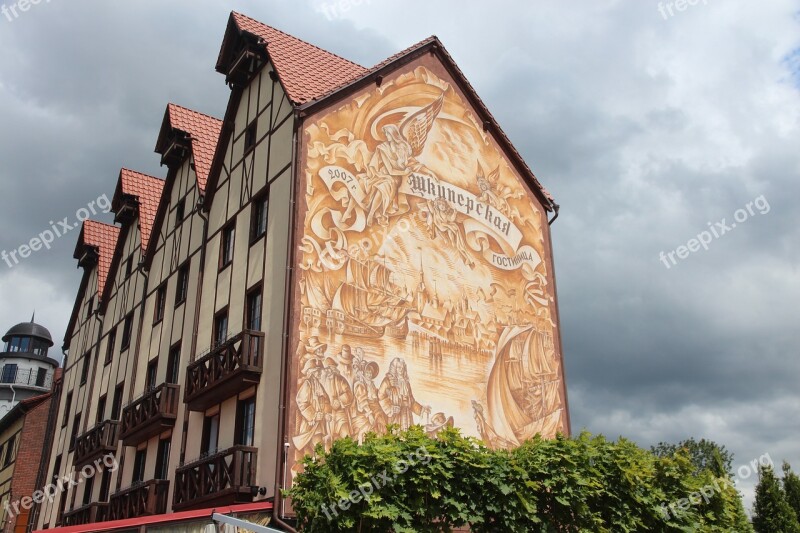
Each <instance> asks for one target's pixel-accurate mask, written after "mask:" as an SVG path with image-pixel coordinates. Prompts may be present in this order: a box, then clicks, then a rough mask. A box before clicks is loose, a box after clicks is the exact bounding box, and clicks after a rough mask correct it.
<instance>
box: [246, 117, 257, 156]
mask: <svg viewBox="0 0 800 533" xmlns="http://www.w3.org/2000/svg"><path fill="white" fill-rule="evenodd" d="M257 137H258V119H256V120H254V121H253V122H251V123H250V125H249V126H247V129H246V130H245V131H244V151H245V153H247V152H249V151H250V150H252V149H253V147H254V146H255V145H256V139H257Z"/></svg>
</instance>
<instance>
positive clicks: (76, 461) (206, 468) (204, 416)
mask: <svg viewBox="0 0 800 533" xmlns="http://www.w3.org/2000/svg"><path fill="white" fill-rule="evenodd" d="M216 70H217V71H218V72H220V73H221V74H222V75H224V76H225V80H226V82H227V83H228V85H229V87H230V89H231V94H230V99H229V102H228V107H227V111H226V113H225V116H224V117H223V118H222V119H217V118H214V117H210V116H207V115H204V114H202V113H199V112H196V111H192V110H189V109H186V108H184V107H181V106H179V105H175V104H169V105H168V106H167V108H166V110H165V113H164V118H163V121H162V125H161V129H160V131H159V132H158V135H157V139H156V152H157V153H158V154H159V155H160V157H161V162H162V164H163V165H164V166H165V167H166V169H167V171H166V177H165V179H163V180H162V179H160V178H156V177H152V176H146V175H144V174H141V173H138V172H134V171H131V170H127V169H123V170H122V171H121V172H120V175H119V176H118V180H117V185H116V190H115V194H114V199H113V202H112V204H113V205H112V209H113V211H114V213H115V215H116V217H115V221H116V222H115V225H113V226H111V225H106V224H100V223H97V222H91V221H87V222H85V223H84V226H83V228H82V231H81V235H80V237H79V239H78V245H77V248H76V251H75V258H76V259H77V260H78V262H79V265H80V266H81V267H83V269H84V275H83V279H82V282H81V286H80V289H79V292H78V295H77V298H76V302H75V307H74V311H73V314H72V318H71V320H70V324H69V329H68V331H67V333H66V337H65V341H64V348H65V349H66V350H68V352H69V359H68V361H69V363H68V364H67V365H65V369H64V372H65V373H64V380H63V393H62V395H61V399H60V401H59V405H58V414H57V420H58V423H57V424H56V429H55V431H56V434H55V437H54V442H53V447H52V451H51V453H50V458H49V461H48V464H47V472H48V473H49V475H50V476H54V477H56V478H59V477H60V476H64V475H70V472H73V474H72V475H73V476H76V475H77V474H75V473H74V471H75V470H76V469H82V468H84V467H85V466H87V465H92V464H94V465H97V464H98V462H97V461H98V458H104V457H110V458H112V459H113V466H112V467H106V466H102V467H99V466H98V469H97V472H96V475H94V476H92V477H88V478H85V479H82V480H81V484H80V485H79V486H75V487H67V488H66V490H64V491H63V492H60V493H59V494H58V496H57V497H56V498H55V499H54V501H52V502H50V501H47V500H46V501H44V502H43V504H42V505H41V508H40V509H39V515H38V522H37V524H38V527H40V528H43V529H48V528H52V527H54V526H68V528H67V529H65V531H75V532H77V531H111V530H114V529H116V530H122V529H125V530H130V529H131V528H133V527H142V528H146V529H147V530H153V531H155V530H158V528H163V527H165V526H164V524H165V523H174V522H175V521H178V520H200V519H202V520H205V521H206V522H207V521H208V520H209V517H210V515H211V511H212V510H213V509H215V508H216V509H219V508H222V507H225V508H226V509H228V510H229V511H230V512H231V513H239V514H240V515H247V514H248V513H249V514H252V515H256V516H261V515H264V514H271V515H272V519H273V521H272V524H273V526H279V527H282V528H285V529H290V525H288V523H287V521H291V517H292V513H291V504H290V502H286V501H285V500H283V499H282V498H281V494H280V489H281V488H284V487H288V486H290V484H291V483H292V478H293V476H294V475H295V474H296V473H297V472H298V469H299V461H300V459H301V458H302V457H303V455H304V454H306V453H309V452H311V451H312V450H313V448H314V446H315V445H316V444H317V443H329V442H330V441H331V440H332V439H335V438H338V437H341V436H343V435H353V436H357V435H361V434H363V433H364V432H366V431H369V430H374V429H380V428H379V427H378V426H375V424H376V423H378V424H380V423H383V424H384V425H385V423H387V422H389V423H395V424H399V425H401V426H404V427H407V426H408V425H410V424H430V423H431V420H439V419H445V420H452V421H453V422H452V423H454V424H455V425H457V426H459V427H461V428H462V429H463V430H464V431H465V432H466V433H468V434H472V435H475V436H477V437H479V438H483V439H484V440H485V441H486V442H487V444H489V445H491V446H513V445H516V444H518V443H519V442H521V441H523V440H525V439H527V438H529V437H530V436H533V435H534V434H536V433H542V434H544V435H547V436H551V435H554V434H555V433H556V432H558V431H561V432H566V433H568V432H569V415H568V409H567V399H566V389H565V384H564V377H563V365H562V364H561V343H560V331H559V327H558V308H557V304H556V297H555V278H554V274H553V262H552V250H551V243H550V232H549V223H550V222H552V219H549V217H548V214H552V215H553V216H555V214H556V212H557V206H556V204H555V203H554V201H553V199H552V197H551V196H550V195H549V194H548V193H547V191H546V190H545V189H544V188H543V187H542V186H541V184H540V183H539V182H538V180H537V179H536V177H535V176H534V175H533V173H532V172H531V170H530V169H529V168H528V166H527V165H526V164H525V162H524V161H523V160H522V158H521V156H520V155H519V153H518V152H517V151H516V150H514V148H513V147H512V146H511V144H510V142H509V140H508V139H507V138H506V136H505V135H504V134H503V132H502V130H501V129H500V127H499V126H498V125H497V123H496V121H495V120H494V118H493V117H492V115H491V114H490V113H489V111H488V110H487V109H486V108H485V106H484V105H483V103H482V102H481V101H480V99H479V98H478V96H477V95H476V94H475V92H474V90H473V89H472V87H471V86H470V85H469V83H468V82H467V80H466V79H465V78H464V76H463V74H462V73H461V71H460V70H459V69H458V67H457V66H456V64H455V63H454V61H453V60H452V58H451V57H450V56H449V54H448V53H447V51H446V50H445V49H444V47H443V45H442V43H441V42H440V41H439V40H438V39H437V38H435V37H432V38H429V39H426V40H425V41H423V42H421V43H419V44H417V45H415V46H413V47H411V48H409V49H407V50H405V51H403V52H401V53H399V54H397V55H395V56H393V57H391V58H389V59H388V60H386V61H385V62H382V63H380V64H378V65H376V66H374V67H372V68H365V67H362V66H360V65H357V64H355V63H352V62H350V61H348V60H346V59H344V58H341V57H339V56H336V55H334V54H332V53H330V52H327V51H325V50H322V49H320V48H318V47H316V46H313V45H311V44H309V43H307V42H305V41H302V40H300V39H298V38H296V37H293V36H290V35H287V34H285V33H283V32H280V31H279V30H276V29H274V28H272V27H269V26H267V25H264V24H262V23H260V22H258V21H256V20H253V19H251V18H249V17H246V16H244V15H241V14H238V13H232V14H231V16H230V18H229V20H228V24H227V28H226V31H225V35H224V38H223V42H222V47H221V50H220V54H219V57H218V59H217V64H216ZM423 256H424V261H423ZM423 264H424V272H420V265H423ZM423 278H424V280H423ZM445 302H459V303H458V304H450V305H449V308H448V307H446V304H445ZM460 302H467V304H463V303H460ZM420 303H423V304H424V305H423V306H422V307H419V305H420ZM482 316H489V317H491V322H490V323H487V324H469V322H470V321H472V322H475V321H478V320H480V317H482ZM454 320H455V321H456V323H457V328H458V329H457V330H453V331H450V330H451V329H452V327H453V322H454ZM478 346H480V347H481V348H482V349H476V347H478ZM487 347H488V348H490V349H488V348H487ZM357 381H358V382H361V383H364V384H370V383H371V390H374V391H375V394H376V397H375V398H374V400H375V401H371V402H355V401H354V397H353V389H354V384H355V383H356V382H357ZM312 391H315V392H312ZM531 398H535V399H536V401H535V402H532V401H531V400H530V399H531ZM366 410H372V411H374V412H372V413H368V412H367V411H366ZM369 415H373V416H369ZM375 415H377V416H375ZM372 421H376V422H372ZM165 513H172V514H170V515H169V516H166V515H165ZM148 517H149V518H148ZM147 524H150V525H147ZM170 527H172V526H170ZM161 530H164V529H161ZM167 530H168V529H167Z"/></svg>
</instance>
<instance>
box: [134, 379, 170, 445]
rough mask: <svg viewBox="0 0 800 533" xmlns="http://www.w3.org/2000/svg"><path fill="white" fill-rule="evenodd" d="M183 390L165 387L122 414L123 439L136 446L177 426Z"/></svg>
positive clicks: (157, 389)
mask: <svg viewBox="0 0 800 533" xmlns="http://www.w3.org/2000/svg"><path fill="white" fill-rule="evenodd" d="M180 392H181V386H180V385H174V384H172V383H162V384H161V385H159V386H158V387H156V388H154V389H153V390H151V391H149V392H147V393H145V394H144V395H143V396H142V397H140V398H139V399H138V400H135V401H134V402H133V403H131V404H130V405H128V406H127V407H126V408H125V409H123V410H122V433H121V435H120V438H122V442H123V443H124V444H125V445H126V446H136V445H137V444H140V443H142V442H144V441H146V440H147V439H149V438H152V437H155V436H156V435H158V434H159V433H161V432H162V431H164V430H165V429H167V428H171V427H172V426H174V425H175V419H176V418H177V416H178V403H179V401H180V399H179V398H180Z"/></svg>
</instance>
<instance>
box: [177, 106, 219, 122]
mask: <svg viewBox="0 0 800 533" xmlns="http://www.w3.org/2000/svg"><path fill="white" fill-rule="evenodd" d="M167 107H168V108H169V107H177V108H178V109H182V110H183V111H188V112H190V113H194V114H196V115H202V116H204V117H206V118H210V119H211V120H216V121H217V122H220V123H221V122H222V119H219V118H217V117H215V116H212V115H209V114H208V113H203V112H202V111H197V110H194V109H191V108H189V107H186V106H182V105H180V104H176V103H174V102H168V103H167Z"/></svg>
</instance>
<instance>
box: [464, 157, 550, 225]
mask: <svg viewBox="0 0 800 533" xmlns="http://www.w3.org/2000/svg"><path fill="white" fill-rule="evenodd" d="M475 182H476V183H477V184H478V189H479V190H480V191H481V194H480V196H478V200H479V201H481V202H483V203H485V204H489V205H490V206H492V207H494V208H495V209H497V210H498V211H500V212H501V213H503V214H504V215H505V216H507V217H508V218H510V219H512V220H518V221H521V220H522V216H521V215H520V214H519V211H518V210H517V208H515V207H512V206H511V204H510V203H509V200H513V199H519V198H524V197H525V193H524V192H522V191H521V190H517V191H514V190H513V189H511V187H507V186H503V185H501V184H500V167H499V166H498V167H497V168H496V169H494V170H493V171H491V172H489V174H488V175H486V173H485V171H484V170H483V165H481V164H480V163H478V171H477V175H476V176H475ZM534 212H535V211H534Z"/></svg>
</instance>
